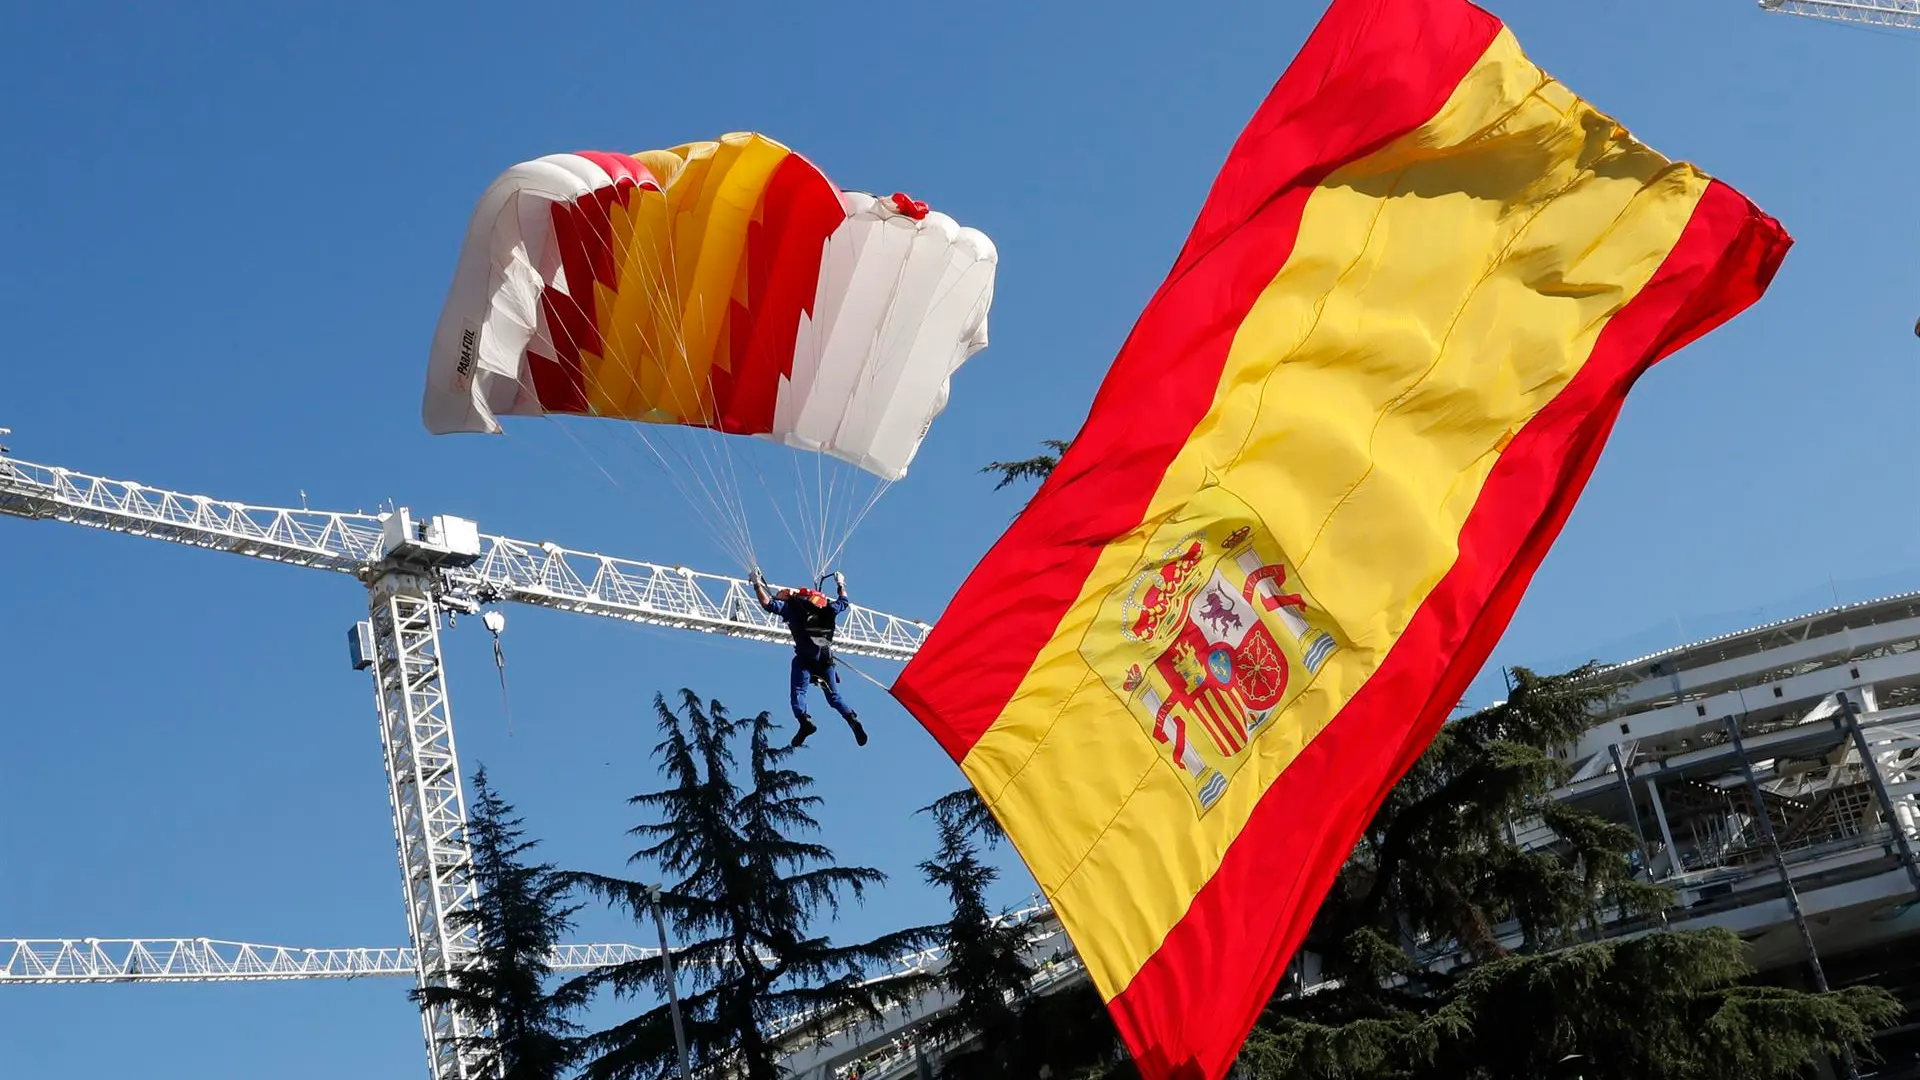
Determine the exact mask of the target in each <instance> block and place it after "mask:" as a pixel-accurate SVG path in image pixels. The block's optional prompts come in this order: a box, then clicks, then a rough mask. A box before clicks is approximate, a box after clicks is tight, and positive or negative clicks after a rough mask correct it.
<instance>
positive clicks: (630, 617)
mask: <svg viewBox="0 0 1920 1080" xmlns="http://www.w3.org/2000/svg"><path fill="white" fill-rule="evenodd" d="M6 434H7V431H6V429H4V428H0V436H4V435H6ZM0 515H8V516H13V517H21V518H29V519H39V520H49V521H61V522H67V523H69V524H74V525H86V526H90V527H93V528H98V529H105V530H107V531H109V532H117V533H125V534H127V535H130V536H142V537H148V538H151V539H156V540H167V541H171V542H173V543H178V544H186V545H189V546H192V547H202V548H210V549H214V550H219V551H226V552H230V553H232V554H235V555H245V556H248V557H251V558H255V559H267V560H270V561H274V562H281V563H288V564H291V565H294V566H304V567H310V568H313V569H316V570H331V571H334V572H337V573H342V574H348V575H351V576H352V577H354V578H355V579H356V580H358V581H359V582H360V583H361V585H363V586H364V587H365V588H366V590H367V593H368V598H369V617H368V618H367V619H365V620H364V621H361V622H358V623H356V624H354V626H353V627H352V628H351V630H350V632H349V634H348V645H349V653H350V656H351V658H352V663H353V666H354V667H355V668H356V669H359V670H364V671H368V672H370V673H371V676H372V680H373V690H374V707H375V710H376V711H377V713H378V715H379V719H380V742H381V750H382V753H383V757H384V760H385V763H386V769H387V780H388V795H389V797H390V801H391V807H390V809H391V811H392V815H393V822H394V836H395V840H396V843H397V845H398V855H399V861H400V871H401V878H402V882H403V885H404V889H405V899H406V908H407V933H408V937H409V939H410V946H411V951H410V953H404V952H402V951H400V950H392V951H390V952H391V956H390V957H388V959H387V960H384V961H380V962H381V963H384V964H385V965H386V966H385V968H383V969H382V970H383V971H384V970H388V969H391V968H392V967H394V966H396V965H398V964H399V963H400V959H399V958H400V957H402V956H405V957H406V959H407V961H408V962H409V963H410V965H411V968H412V971H413V973H414V975H415V978H416V979H417V981H418V983H419V984H420V985H422V986H436V985H445V984H446V983H447V980H448V977H449V976H450V975H451V974H452V973H453V972H456V971H459V970H461V969H463V968H465V967H466V966H468V965H470V964H471V963H472V962H473V957H474V947H475V934H474V932H473V930H472V929H470V928H468V929H462V928H460V927H458V926H457V925H456V923H457V920H453V919H452V916H453V915H454V914H455V913H456V912H459V911H462V910H465V909H467V908H468V907H470V906H471V904H472V903H473V900H474V886H473V881H472V875H471V867H472V862H471V853H470V851H469V850H468V847H467V843H466V837H465V825H466V792H465V784H464V777H463V775H462V773H461V769H460V759H459V754H458V752H457V750H456V746H455V742H454V733H453V713H452V710H451V708H450V706H449V703H448V694H447V682H446V676H445V672H444V670H443V668H442V665H441V653H440V629H441V626H442V624H443V622H445V623H450V622H451V620H452V619H453V617H454V616H455V615H479V614H481V613H482V610H483V609H491V608H493V607H494V606H496V605H500V604H506V603H518V604H533V605H536V606H539V607H545V608H552V609H555V610H559V611H571V612H576V613H579V614H584V615H598V616H602V617H605V618H611V619H623V620H626V621H628V622H637V623H646V624H650V625H654V626H663V627H669V628H673V629H680V630H694V631H699V632H702V633H710V634H723V635H727V636H730V637H736V638H744V639H747V640H750V641H761V642H769V643H778V642H785V641H786V640H787V631H786V628H785V626H784V624H782V623H780V622H779V621H777V620H775V619H774V618H773V617H772V616H770V615H768V614H767V613H766V612H765V611H764V610H763V609H762V608H761V607H760V605H759V604H758V603H757V602H756V601H755V599H754V597H753V593H752V589H751V587H750V585H749V584H748V583H747V582H746V581H743V580H741V579H739V578H731V577H722V576H717V575H713V574H702V573H696V572H695V571H692V570H689V569H687V568H685V567H677V566H660V565H656V564H653V563H645V562H637V561H633V560H629V559H617V558H613V557H611V556H607V555H596V554H592V553H589V552H582V551H571V550H568V549H566V548H562V547H560V546H558V545H556V544H552V543H531V542H528V541H524V540H512V539H508V538H506V537H501V536H488V535H484V534H482V533H481V532H480V530H479V528H478V527H477V526H476V525H475V523H474V522H472V521H470V520H467V519H464V518H458V517H451V516H432V517H428V518H426V519H425V520H416V518H415V517H414V516H413V514H412V513H411V512H410V511H409V510H407V509H405V508H399V507H397V508H395V509H393V510H392V511H391V512H388V513H383V514H377V515H371V514H345V513H332V512H328V511H317V510H306V509H301V510H293V509H287V508H282V507H267V506H250V505H247V504H244V503H237V502H229V501H226V500H221V499H214V498H210V497H208V496H205V495H188V494H183V493H181V492H177V491H167V490H162V489H159V488H153V487H148V486H146V485H144V484H140V483H136V482H134V481H130V480H113V479H108V478H105V477H99V476H91V475H88V474H85V473H80V472H76V471H74V470H71V469H64V468H60V467H57V466H51V465H39V464H35V463H33V462H29V461H23V460H20V459H18V458H14V457H11V456H9V452H8V451H7V449H6V448H5V447H3V446H0ZM483 624H484V625H485V626H486V628H487V629H488V630H489V631H490V632H492V633H493V634H494V635H495V637H496V640H497V638H498V635H499V633H500V630H501V629H502V627H503V626H504V625H505V619H504V616H503V615H502V614H501V613H500V612H499V611H498V610H486V612H485V618H484V620H483ZM928 629H929V628H928V626H927V624H925V623H922V622H914V621H911V620H907V619H902V618H898V617H895V616H892V615H887V614H884V613H881V612H877V611H872V610H869V609H867V608H862V607H857V606H856V607H852V608H850V609H849V610H848V611H847V613H846V614H845V615H844V616H843V617H842V620H841V625H840V629H839V630H838V631H837V633H836V635H835V643H836V646H837V648H838V649H839V650H840V651H841V652H844V653H846V654H849V655H852V656H863V657H875V658H881V659H889V660H905V659H907V658H909V657H911V656H912V655H913V654H914V652H915V650H917V649H918V648H919V646H920V643H921V641H922V640H924V638H925V637H926V633H927V630H928ZM7 944H11V945H12V947H13V954H12V963H14V964H18V965H20V966H22V967H23V968H25V967H27V966H28V965H29V964H30V963H32V961H31V960H27V961H22V960H21V954H22V950H23V948H24V949H25V951H26V954H27V956H28V957H29V958H31V957H35V956H39V955H40V953H41V949H40V948H39V947H36V946H33V945H32V943H22V942H12V943H7ZM234 945H238V943H225V944H224V945H220V946H216V945H215V944H213V943H211V942H208V943H207V944H205V945H204V946H202V945H200V944H198V943H197V939H196V941H195V943H192V944H183V945H176V946H174V947H173V948H171V949H169V950H163V951H164V952H165V953H166V956H167V957H168V961H167V962H174V958H178V962H177V963H176V964H175V966H176V967H181V966H182V965H184V967H183V970H185V969H191V968H193V967H195V965H198V966H199V967H200V968H201V969H203V970H204V971H205V972H207V973H208V974H207V975H206V976H204V977H208V978H223V977H229V976H225V975H220V974H217V973H218V972H223V971H232V970H247V969H250V968H251V967H252V966H253V965H254V963H255V961H256V959H258V958H259V954H258V953H257V951H256V952H255V953H253V954H249V953H248V952H247V949H249V948H253V949H256V950H257V949H258V948H262V947H248V946H240V947H238V948H237V949H236V948H229V947H227V946H234ZM127 948H128V950H129V951H127V952H125V953H123V954H118V958H117V959H115V958H113V957H108V956H106V955H105V954H100V955H98V956H96V957H95V958H94V959H90V960H88V961H87V963H86V964H78V963H76V965H75V966H74V967H73V968H72V970H74V971H83V970H93V971H101V970H105V971H108V972H109V973H111V972H112V971H114V970H120V971H121V972H122V973H123V975H124V974H125V973H126V972H128V971H129V970H132V969H138V968H140V967H143V966H149V965H152V964H155V963H159V962H161V958H160V956H159V955H157V954H155V953H153V952H152V950H151V949H149V950H147V951H146V952H145V953H141V952H139V951H138V950H134V949H133V947H132V945H131V944H128V945H127ZM588 948H589V949H590V950H591V949H593V948H599V949H603V950H609V949H622V948H634V947H633V946H593V947H588ZM54 951H55V953H56V954H60V953H61V952H62V950H60V949H55V950H54ZM81 951H85V950H81ZM269 951H271V950H269ZM349 952H351V950H349ZM375 952H376V953H383V954H384V951H381V950H375ZM67 955H70V956H71V955H77V954H74V953H72V952H71V951H69V952H68V953H67ZM274 955H275V957H276V962H277V958H278V956H279V954H274ZM302 955H303V956H304V953H303V954H302ZM130 958H131V959H130ZM589 958H590V957H589ZM378 959H379V958H378V957H375V958H371V959H369V960H368V962H369V963H374V962H375V960H378ZM103 961H104V966H103V963H102V962H103ZM229 961H232V962H229ZM261 962H262V963H264V961H261ZM353 962H358V961H353ZM87 964H91V965H92V966H91V968H89V967H88V966H87ZM129 965H132V967H131V968H129ZM163 966H164V964H163ZM292 966H295V967H298V966H299V965H298V964H294V965H292ZM319 966H321V967H324V966H325V964H324V963H321V964H320V965H319ZM376 966H377V965H376ZM369 973H371V972H369ZM304 974H306V973H294V974H290V975H289V976H288V977H303V975H304ZM182 977H183V978H184V977H195V976H182ZM40 981H47V980H45V979H42V980H40ZM421 1026H422V1033H423V1036H424V1038H425V1041H426V1046H427V1057H428V1063H429V1067H430V1074H431V1077H432V1080H483V1076H482V1073H481V1071H480V1069H479V1066H478V1063H477V1055H475V1054H473V1053H472V1052H471V1051H470V1050H468V1049H466V1047H467V1046H468V1045H469V1044H468V1040H467V1037H468V1036H472V1035H475V1034H479V1033H480V1032H479V1031H478V1030H476V1029H475V1028H474V1027H473V1026H472V1025H471V1023H470V1022H469V1021H468V1020H467V1019H466V1018H465V1017H462V1016H459V1015H457V1014H456V1013H454V1011H453V1010H451V1009H449V1008H446V1007H443V1006H442V1007H432V1008H427V1009H423V1010H422V1013H421Z"/></svg>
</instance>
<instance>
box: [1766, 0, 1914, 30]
mask: <svg viewBox="0 0 1920 1080" xmlns="http://www.w3.org/2000/svg"><path fill="white" fill-rule="evenodd" d="M1759 3H1760V6H1761V7H1762V8H1764V9H1766V10H1767V11H1778V12H1780V13H1782V14H1785V15H1804V16H1806V17H1807V18H1810V19H1826V20H1829V21H1831V22H1850V23H1860V24H1862V25H1865V26H1899V27H1905V28H1906V29H1909V30H1920V0H1759Z"/></svg>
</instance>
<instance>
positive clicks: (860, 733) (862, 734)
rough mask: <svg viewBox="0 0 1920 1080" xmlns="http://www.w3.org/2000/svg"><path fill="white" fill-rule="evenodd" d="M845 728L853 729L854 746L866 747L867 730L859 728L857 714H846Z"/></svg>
mask: <svg viewBox="0 0 1920 1080" xmlns="http://www.w3.org/2000/svg"><path fill="white" fill-rule="evenodd" d="M846 717H847V726H848V727H850V728H852V729H853V742H854V745H856V746H865V745H867V729H866V728H863V727H861V726H860V716H859V714H858V713H847V714H846Z"/></svg>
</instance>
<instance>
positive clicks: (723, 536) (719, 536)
mask: <svg viewBox="0 0 1920 1080" xmlns="http://www.w3.org/2000/svg"><path fill="white" fill-rule="evenodd" d="M623 255H624V253H623ZM549 295H551V294H549ZM567 300H568V302H570V303H572V304H573V305H574V310H575V313H576V314H577V315H579V316H580V317H581V319H582V320H583V321H584V320H585V318H586V314H587V313H586V310H585V309H584V308H583V307H581V306H580V302H579V301H578V300H577V299H574V298H573V297H572V296H571V295H568V296H567ZM553 329H555V328H553V327H549V332H551V331H552V330H553ZM560 329H562V331H563V332H564V327H562V328H560ZM622 373H623V374H625V375H626V376H627V380H628V382H629V383H630V384H631V385H632V386H633V388H635V389H638V388H639V382H638V380H637V379H636V378H635V377H634V376H633V374H632V373H631V372H627V371H625V369H622ZM516 382H517V383H519V385H521V386H522V387H523V388H524V389H529V390H530V389H531V388H528V387H526V386H525V384H524V382H520V381H519V380H517V379H516ZM573 383H574V385H573V389H574V390H575V391H577V392H578V393H579V394H580V395H581V397H582V398H587V396H588V389H589V388H588V387H587V385H586V381H585V375H584V373H582V374H578V375H575V376H574V377H573ZM556 424H557V425H558V426H559V427H560V428H561V429H562V430H563V431H566V432H567V435H568V437H569V438H571V439H573V441H574V443H575V444H576V445H577V446H579V447H580V448H581V450H582V451H583V452H586V453H587V456H588V457H589V459H590V460H594V464H595V466H596V467H597V468H599V469H600V472H601V473H602V474H603V475H606V476H607V478H608V479H609V480H613V477H612V475H611V474H609V473H607V470H606V468H605V467H604V466H601V465H600V464H599V462H598V461H597V460H595V459H593V455H592V453H591V452H590V451H588V450H587V448H586V446H585V444H584V443H582V442H581V441H580V439H579V438H578V436H576V435H574V433H573V431H572V429H571V428H570V427H568V426H567V425H565V424H559V423H558V421H556ZM629 426H631V427H634V428H635V430H636V432H637V433H638V434H639V435H640V440H641V442H642V443H644V444H646V447H647V449H648V450H650V451H651V452H652V453H653V455H654V456H655V458H656V459H658V460H659V462H660V465H661V469H662V471H663V472H665V473H666V474H667V479H668V481H669V482H671V483H672V484H673V485H674V487H675V488H676V489H678V490H679V492H680V495H681V497H682V498H683V499H685V500H686V502H687V505H688V508H689V509H691V510H692V511H693V512H694V513H695V515H696V516H698V517H700V518H701V521H702V524H703V525H705V526H706V528H707V531H708V533H709V535H711V536H712V537H713V539H714V541H715V542H716V543H717V544H718V545H719V546H720V548H721V549H722V550H723V551H726V552H727V554H728V555H729V556H731V557H732V558H733V559H734V560H735V561H736V562H738V563H739V564H740V565H741V566H742V568H743V569H745V568H749V567H750V565H751V561H752V553H751V551H750V550H748V549H747V548H746V547H745V546H744V545H742V544H740V543H739V541H738V538H737V537H735V536H732V535H729V533H728V530H727V529H725V528H723V527H722V524H721V520H720V519H721V517H722V516H724V508H723V507H722V505H721V502H722V500H721V499H720V498H719V497H718V496H717V495H716V494H715V493H714V491H713V490H712V488H711V487H709V486H708V485H707V484H706V483H704V482H703V481H702V479H701V477H700V476H699V475H698V473H697V472H696V471H695V470H693V469H692V468H691V467H690V466H689V468H688V470H687V472H688V474H689V475H690V476H691V477H692V479H693V480H695V481H696V482H699V483H700V487H701V494H702V495H703V496H704V497H705V500H706V503H707V506H708V508H709V511H710V512H708V511H702V509H701V507H700V504H699V502H698V501H697V500H695V499H694V497H693V495H692V493H691V492H690V491H688V490H687V487H686V485H685V484H684V483H683V482H682V479H681V477H680V475H679V474H677V473H676V472H675V470H674V469H673V468H672V466H671V465H670V464H668V463H667V461H666V458H665V456H664V455H663V454H661V452H660V450H659V448H658V447H656V446H654V445H653V443H652V442H651V441H650V440H648V439H647V437H646V435H645V433H644V432H639V431H638V425H629ZM614 483H615V486H619V484H618V481H614Z"/></svg>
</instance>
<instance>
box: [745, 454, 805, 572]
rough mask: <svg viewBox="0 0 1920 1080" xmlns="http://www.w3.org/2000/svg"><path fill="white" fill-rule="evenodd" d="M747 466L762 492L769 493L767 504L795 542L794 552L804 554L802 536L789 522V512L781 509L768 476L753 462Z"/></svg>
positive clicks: (788, 537)
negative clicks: (750, 468)
mask: <svg viewBox="0 0 1920 1080" xmlns="http://www.w3.org/2000/svg"><path fill="white" fill-rule="evenodd" d="M747 464H748V465H750V466H752V468H753V475H754V476H755V477H756V478H757V479H758V480H759V481H760V490H762V491H764V492H766V493H767V502H768V503H769V504H770V505H772V507H773V514H774V516H775V517H777V518H779V519H780V527H781V528H782V529H784V530H785V531H786V534H787V539H789V540H791V541H793V550H794V551H796V552H801V553H802V554H804V553H805V550H806V549H805V548H803V547H802V546H801V544H800V534H799V533H796V532H794V531H793V526H792V525H791V524H789V523H788V522H787V512H786V511H785V510H783V509H781V507H780V499H779V497H778V496H776V495H774V493H773V485H771V484H769V483H767V474H766V473H764V472H762V471H761V469H760V466H759V465H758V464H756V463H754V462H753V461H751V460H749V461H748V463H747Z"/></svg>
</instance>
